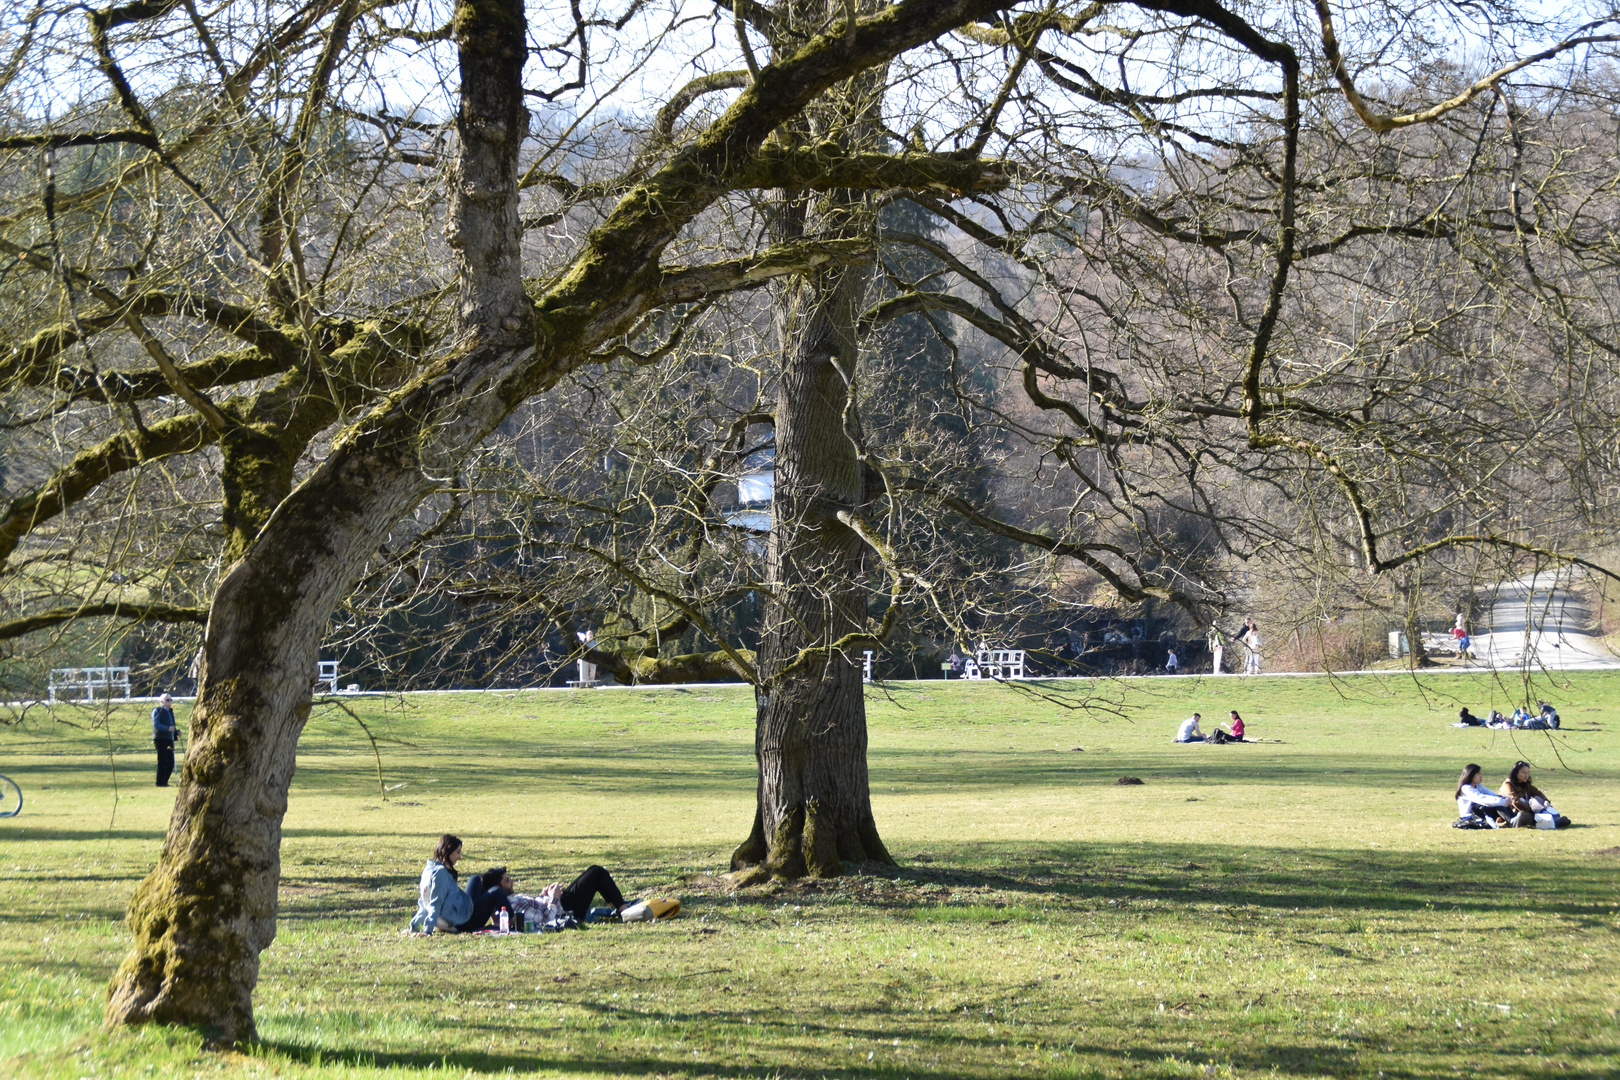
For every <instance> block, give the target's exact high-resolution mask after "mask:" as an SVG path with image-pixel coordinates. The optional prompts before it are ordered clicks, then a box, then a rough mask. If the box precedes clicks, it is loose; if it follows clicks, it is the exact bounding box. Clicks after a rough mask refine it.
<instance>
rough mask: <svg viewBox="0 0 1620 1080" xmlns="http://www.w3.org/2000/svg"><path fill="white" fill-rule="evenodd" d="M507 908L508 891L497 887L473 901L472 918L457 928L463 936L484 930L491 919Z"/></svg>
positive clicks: (486, 891)
mask: <svg viewBox="0 0 1620 1080" xmlns="http://www.w3.org/2000/svg"><path fill="white" fill-rule="evenodd" d="M505 906H506V890H505V889H503V888H501V887H500V886H499V885H495V886H493V887H491V888H489V889H487V890H485V891H484V892H482V893H480V894H479V895H478V899H476V900H474V901H473V913H472V918H470V919H468V920H467V921H466V922H464V923H461V924H460V925H458V926H457V927H456V929H457V930H459V931H461V932H462V933H463V934H466V933H469V932H471V931H473V930H482V929H483V928H484V926H485V925H486V924H488V922H489V917H490V916H491V915H493V914H495V913H496V912H497V911H499V910H501V908H503V907H505Z"/></svg>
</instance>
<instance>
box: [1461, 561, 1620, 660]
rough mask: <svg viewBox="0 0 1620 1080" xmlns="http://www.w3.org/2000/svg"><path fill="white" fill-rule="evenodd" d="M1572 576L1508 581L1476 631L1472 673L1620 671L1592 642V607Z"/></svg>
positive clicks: (1561, 573)
mask: <svg viewBox="0 0 1620 1080" xmlns="http://www.w3.org/2000/svg"><path fill="white" fill-rule="evenodd" d="M1579 585H1580V581H1579V579H1573V580H1572V579H1571V576H1570V574H1569V572H1568V571H1557V572H1553V571H1546V572H1543V573H1540V574H1533V575H1530V576H1528V577H1523V578H1519V579H1517V580H1514V581H1504V582H1502V584H1500V585H1499V586H1497V588H1496V593H1495V597H1494V600H1495V602H1494V603H1492V604H1491V606H1490V607H1489V608H1488V609H1487V610H1486V611H1485V613H1484V614H1483V615H1482V616H1481V618H1480V620H1479V622H1478V624H1476V625H1475V627H1474V629H1475V630H1476V631H1478V632H1477V633H1475V635H1474V644H1473V650H1472V651H1473V653H1474V657H1475V663H1474V664H1472V665H1470V666H1473V667H1492V668H1524V667H1531V668H1536V669H1541V668H1546V669H1548V670H1554V671H1567V670H1576V669H1581V668H1620V656H1616V655H1615V654H1614V653H1613V652H1611V651H1610V650H1609V649H1608V647H1606V646H1605V645H1604V644H1603V642H1602V641H1601V640H1600V639H1599V638H1597V637H1594V636H1593V635H1592V634H1591V633H1590V630H1591V627H1592V624H1593V622H1594V621H1595V620H1594V619H1593V617H1592V610H1591V605H1589V604H1588V603H1587V602H1586V598H1585V596H1584V594H1583V592H1582V591H1580V589H1579Z"/></svg>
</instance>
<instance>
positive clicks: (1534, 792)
mask: <svg viewBox="0 0 1620 1080" xmlns="http://www.w3.org/2000/svg"><path fill="white" fill-rule="evenodd" d="M1500 791H1501V794H1502V795H1503V796H1505V797H1506V798H1507V799H1508V801H1509V802H1511V803H1512V805H1513V815H1514V817H1513V824H1515V825H1518V826H1525V825H1534V824H1535V823H1536V815H1537V814H1551V815H1552V816H1553V821H1554V823H1555V824H1556V825H1557V826H1558V828H1560V829H1562V828H1566V827H1568V825H1569V818H1567V817H1565V816H1564V815H1562V814H1560V813H1559V812H1558V811H1557V810H1555V809H1554V808H1553V804H1552V800H1551V799H1549V798H1547V796H1546V794H1545V793H1544V792H1543V791H1542V790H1541V789H1540V788H1538V787H1536V785H1534V784H1532V783H1531V782H1530V763H1529V762H1528V761H1515V762H1514V763H1513V768H1512V769H1511V770H1510V771H1509V772H1508V777H1507V779H1506V780H1504V781H1502V787H1501V789H1500Z"/></svg>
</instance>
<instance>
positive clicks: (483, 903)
mask: <svg viewBox="0 0 1620 1080" xmlns="http://www.w3.org/2000/svg"><path fill="white" fill-rule="evenodd" d="M460 861H461V840H460V839H459V838H458V837H455V836H451V835H450V834H449V833H445V834H444V835H443V836H441V837H439V842H438V843H437V844H435V845H434V847H433V857H432V858H430V859H428V861H427V865H425V866H423V867H422V880H421V882H420V883H419V884H418V885H417V890H416V897H417V899H416V914H415V915H414V916H412V917H411V929H412V930H414V931H416V932H417V933H419V934H431V933H433V932H434V931H436V930H447V931H451V932H459V933H463V934H465V933H470V932H471V931H473V930H482V929H483V928H484V926H485V925H487V924H488V922H489V917H490V916H491V915H493V914H494V913H495V912H496V910H497V909H499V908H500V907H501V906H502V905H503V904H505V903H506V890H505V889H503V888H502V887H501V886H499V885H496V886H494V887H492V888H488V889H484V890H482V891H480V893H479V895H478V898H477V899H476V900H475V899H473V898H472V897H471V896H469V895H467V893H466V892H465V891H464V890H463V889H462V887H461V885H460V883H459V881H458V878H457V875H456V863H458V862H460Z"/></svg>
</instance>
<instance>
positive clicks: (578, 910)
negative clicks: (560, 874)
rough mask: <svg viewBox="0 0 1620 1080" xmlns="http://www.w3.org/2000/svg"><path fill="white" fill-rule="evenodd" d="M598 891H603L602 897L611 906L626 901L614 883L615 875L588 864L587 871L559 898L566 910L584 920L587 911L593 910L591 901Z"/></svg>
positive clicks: (616, 905)
mask: <svg viewBox="0 0 1620 1080" xmlns="http://www.w3.org/2000/svg"><path fill="white" fill-rule="evenodd" d="M597 893H601V894H602V899H603V900H606V901H607V902H608V904H609V905H610V906H611V907H615V908H616V907H618V906H619V905H620V904H622V903H624V895H623V894H622V893H620V892H619V886H618V885H617V884H615V883H614V881H613V875H612V874H610V873H608V872H607V871H606V870H604V869H602V868H601V867H600V866H587V867H586V868H585V872H584V873H583V874H581V875H579V877H577V878H575V879H574V880H573V882H572V883H570V884H569V886H568V888H566V889H564V890H563V891H562V896H560V897H559V898H558V899H559V900H560V901H561V902H562V906H563V910H564V911H566V912H569V913H570V914H572V915H573V916H574V918H576V919H578V920H579V921H580V922H584V921H585V913H586V912H588V911H590V910H591V901H592V900H593V899H595V897H596V894H597Z"/></svg>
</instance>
